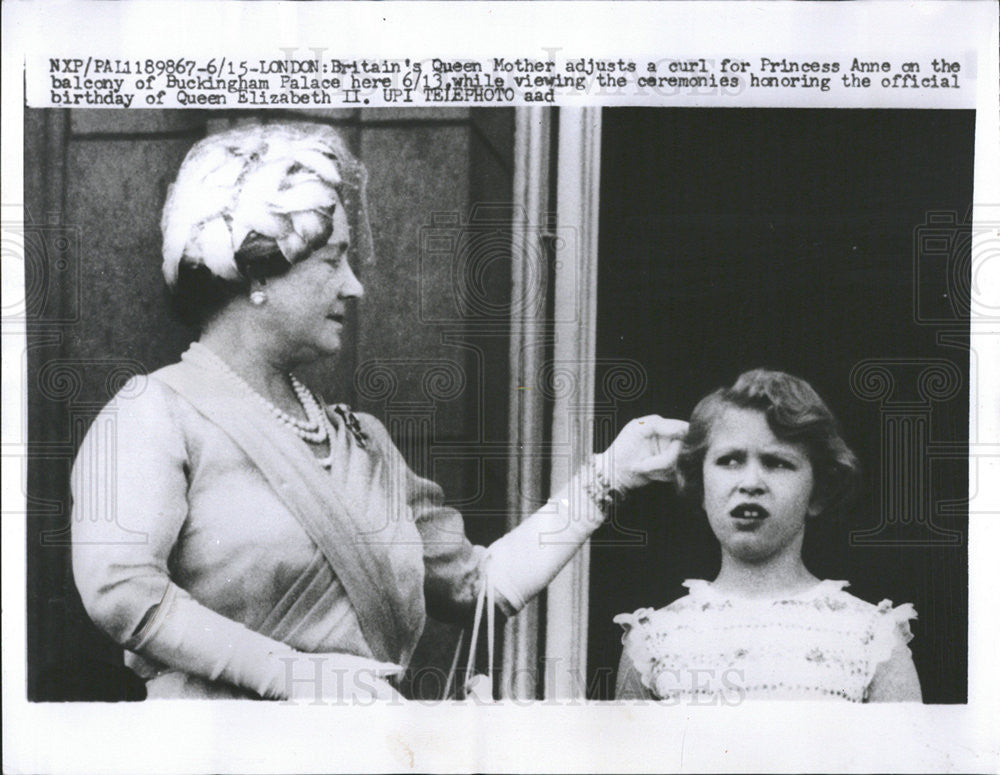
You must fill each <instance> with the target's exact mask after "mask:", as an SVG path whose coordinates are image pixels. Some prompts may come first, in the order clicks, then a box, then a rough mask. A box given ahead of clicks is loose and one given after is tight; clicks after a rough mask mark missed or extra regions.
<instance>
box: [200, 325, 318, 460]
mask: <svg viewBox="0 0 1000 775" xmlns="http://www.w3.org/2000/svg"><path fill="white" fill-rule="evenodd" d="M191 347H192V348H194V349H196V350H197V351H198V352H200V353H201V354H202V355H204V356H206V357H207V358H208V360H210V361H211V362H212V363H213V364H214V365H215V366H216V368H218V369H219V371H221V372H222V373H223V374H225V375H226V376H227V377H229V379H230V380H231V381H232V382H234V383H235V384H236V385H237V386H239V387H240V388H241V389H242V390H243V392H244V393H246V394H247V395H249V396H250V397H251V398H253V399H254V400H255V401H257V403H258V404H260V405H261V406H262V407H263V408H264V409H266V410H267V412H268V414H270V415H271V416H272V417H273V418H274V419H275V420H277V421H278V423H279V424H280V425H282V426H283V427H285V428H287V429H288V430H290V431H291V432H292V433H294V434H295V435H296V436H298V437H299V438H300V439H302V440H303V441H304V442H306V443H308V444H322V443H324V442H327V444H328V446H329V454H327V455H326V457H321V458H318V462H319V464H320V465H321V466H323V468H330V466H332V465H333V435H334V430H333V426H332V425H331V424H330V419H329V418H328V417H327V415H326V412H324V411H323V409H322V408H321V407H320V405H319V402H318V401H317V400H316V397H315V396H314V395H313V393H312V391H311V390H309V388H307V387H306V386H305V385H303V384H302V383H301V382H300V381H299V380H298V378H297V377H296V376H295V375H294V374H292V373H291V372H289V373H288V380H289V382H290V383H291V385H292V390H294V391H295V397H296V398H297V399H298V401H299V405H300V406H301V407H302V411H303V412H304V413H305V415H306V420H305V422H303V421H302V420H300V419H299V418H298V417H295V416H294V415H291V414H289V413H288V412H286V411H284V410H283V409H282V408H281V407H279V406H276V405H275V404H273V403H272V402H271V401H268V400H267V399H266V398H265V397H264V396H262V395H261V394H260V393H258V392H257V391H256V390H254V389H253V387H252V386H251V385H250V384H249V383H248V382H247V381H246V380H245V379H243V378H242V377H241V376H240V375H239V374H237V373H236V372H235V371H233V369H232V368H231V367H230V366H229V364H228V363H226V362H225V361H224V360H222V358H220V357H219V356H218V355H216V354H215V353H214V352H212V351H211V350H210V349H209V348H207V347H205V345H203V344H201V343H199V342H192V343H191Z"/></svg>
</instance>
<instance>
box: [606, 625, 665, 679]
mask: <svg viewBox="0 0 1000 775" xmlns="http://www.w3.org/2000/svg"><path fill="white" fill-rule="evenodd" d="M652 613H653V609H651V608H640V609H639V610H638V611H635V612H634V613H630V614H629V613H625V614H618V615H617V616H616V617H615V618H614V622H615V624H618V625H621V627H622V630H623V631H624V632H623V633H622V646H623V647H624V655H625V656H626V657H628V660H629V661H630V662H631V663H632V666H633V667H634V668H635V670H636V672H637V673H638V674H639V679H640V681H641V683H642V685H643V686H644V687H645V688H647V689H651V688H652V673H653V667H654V665H655V663H656V655H655V653H654V651H653V648H652V629H651V625H650V620H649V618H650V615H651V614H652Z"/></svg>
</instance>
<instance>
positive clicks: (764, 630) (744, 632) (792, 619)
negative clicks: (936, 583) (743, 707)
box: [615, 580, 916, 704]
mask: <svg viewBox="0 0 1000 775" xmlns="http://www.w3.org/2000/svg"><path fill="white" fill-rule="evenodd" d="M684 586H686V587H687V588H688V590H689V594H688V595H686V596H685V597H682V598H680V599H679V600H677V601H675V602H673V603H671V604H670V605H668V606H666V607H665V608H661V609H659V610H653V609H650V608H643V609H640V610H638V611H636V612H635V613H631V614H620V615H619V616H616V617H615V622H617V623H619V624H621V625H622V627H623V628H624V630H625V634H624V636H623V638H622V643H623V644H624V646H625V652H626V655H627V656H628V657H629V659H630V660H631V662H632V664H633V665H634V667H635V669H636V671H637V672H638V676H639V679H640V680H641V683H642V686H643V687H645V688H646V689H648V690H649V691H650V692H651V693H652V695H653V696H654V697H655V698H657V699H661V700H673V701H677V702H682V701H685V700H687V701H690V702H705V703H706V704H707V703H708V702H722V703H728V704H735V703H737V702H740V701H742V700H743V699H745V698H750V699H754V698H757V699H841V700H848V701H850V702H864V701H865V700H866V699H867V695H868V690H869V686H870V684H871V681H872V677H873V676H874V674H875V670H876V668H877V667H878V665H879V664H880V663H882V662H884V661H886V660H887V659H889V657H890V655H891V654H892V652H893V649H895V648H896V647H897V646H900V645H903V646H905V644H906V643H908V642H909V641H910V639H911V638H912V637H913V636H912V634H911V633H910V627H909V620H910V619H913V618H915V617H916V611H915V610H914V608H913V606H912V605H910V604H905V605H901V606H898V607H895V608H894V607H893V605H892V603H891V602H890V601H889V600H883V601H882V602H881V603H879V604H878V605H877V606H876V605H872V604H871V603H867V602H865V601H864V600H861V599H859V598H857V597H854V596H853V595H851V594H849V593H847V592H845V591H844V588H845V587H846V586H847V582H846V581H829V580H827V581H822V582H820V583H819V584H817V585H815V586H814V587H812V588H810V589H808V590H806V591H804V592H801V593H799V594H796V595H791V596H787V597H781V598H777V599H757V598H743V597H738V596H733V595H727V594H724V593H721V592H719V591H718V590H716V589H715V588H714V587H713V585H712V584H710V583H708V582H706V581H701V580H689V581H686V582H684Z"/></svg>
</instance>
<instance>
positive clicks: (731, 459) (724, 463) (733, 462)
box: [715, 454, 742, 468]
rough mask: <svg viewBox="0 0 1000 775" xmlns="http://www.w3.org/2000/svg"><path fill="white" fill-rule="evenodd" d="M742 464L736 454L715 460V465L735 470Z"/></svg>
mask: <svg viewBox="0 0 1000 775" xmlns="http://www.w3.org/2000/svg"><path fill="white" fill-rule="evenodd" d="M741 462H742V458H741V457H740V455H737V454H728V455H722V456H721V457H719V458H716V461H715V464H716V465H717V466H721V467H722V468H735V467H736V466H738V465H739V464H740V463H741Z"/></svg>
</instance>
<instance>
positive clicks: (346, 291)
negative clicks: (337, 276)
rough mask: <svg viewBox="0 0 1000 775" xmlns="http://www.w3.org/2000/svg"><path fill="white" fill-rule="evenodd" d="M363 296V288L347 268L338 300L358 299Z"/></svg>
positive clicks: (352, 271)
mask: <svg viewBox="0 0 1000 775" xmlns="http://www.w3.org/2000/svg"><path fill="white" fill-rule="evenodd" d="M364 295H365V286H363V285H362V284H361V281H360V280H358V277H357V275H356V274H354V270H353V269H351V268H350V267H349V266H348V267H347V277H346V278H345V280H344V284H343V285H342V286H340V298H342V299H360V298H361V297H362V296H364Z"/></svg>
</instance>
